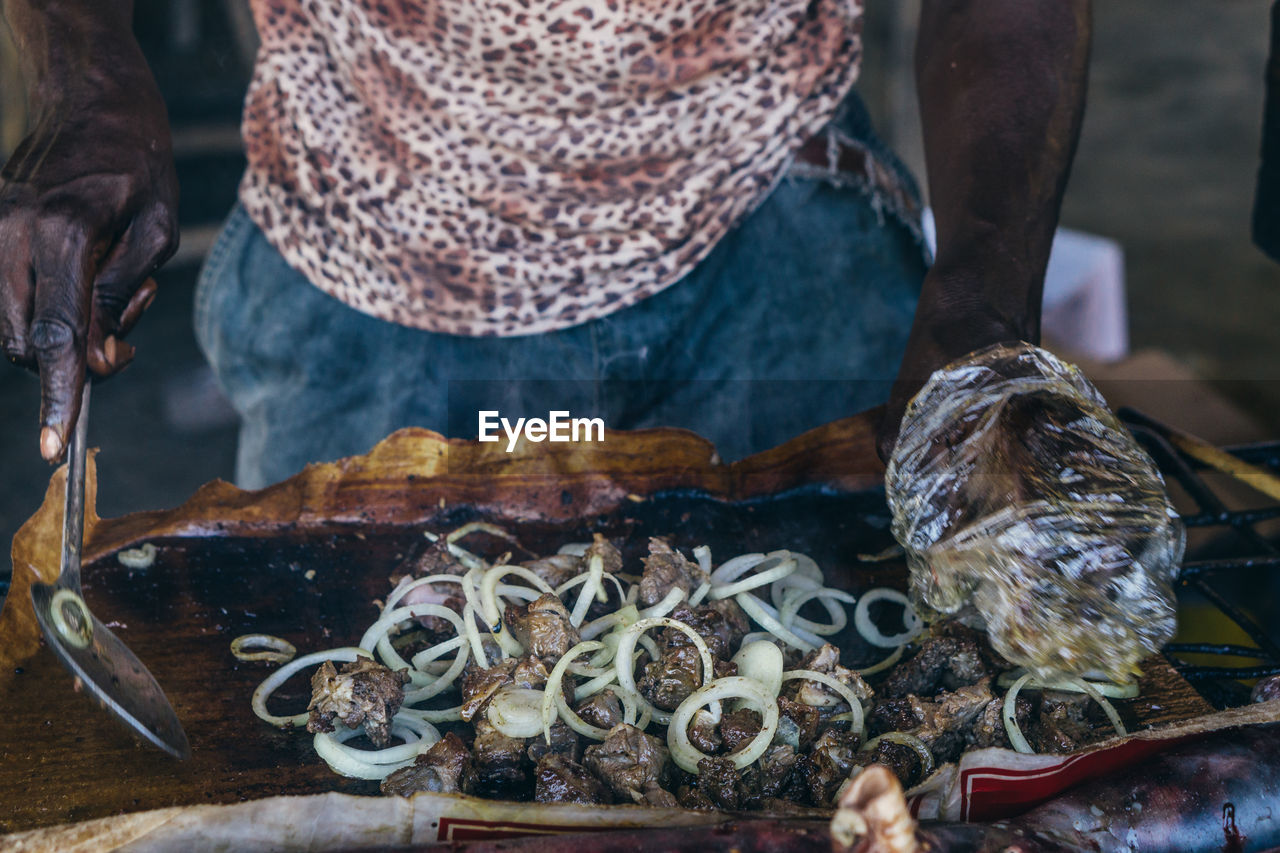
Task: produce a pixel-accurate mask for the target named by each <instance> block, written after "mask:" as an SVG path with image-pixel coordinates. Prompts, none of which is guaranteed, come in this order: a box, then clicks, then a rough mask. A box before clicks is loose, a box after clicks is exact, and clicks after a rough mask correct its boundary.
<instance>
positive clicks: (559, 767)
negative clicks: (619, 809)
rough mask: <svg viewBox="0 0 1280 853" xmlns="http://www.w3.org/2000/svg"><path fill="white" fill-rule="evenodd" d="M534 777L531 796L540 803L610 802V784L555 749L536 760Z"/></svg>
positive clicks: (611, 799)
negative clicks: (606, 783) (556, 752)
mask: <svg viewBox="0 0 1280 853" xmlns="http://www.w3.org/2000/svg"><path fill="white" fill-rule="evenodd" d="M534 777H535V778H534V787H533V798H534V799H535V800H537V801H538V802H540V803H584V804H586V805H604V804H607V803H611V802H613V797H612V795H611V792H610V791H609V788H608V787H607V786H606V785H605V784H604V783H603V782H601V781H600V780H599V779H597V778H596V777H595V776H593V775H591V773H590V772H589V771H588V770H587V768H585V767H583V766H582V765H581V764H578V763H577V762H576V761H572V760H570V759H568V758H564V757H562V756H560V755H556V754H555V753H554V752H553V753H548V754H547V755H544V756H543V757H542V758H541V759H540V760H539V761H538V767H537V770H536V772H535V774H534Z"/></svg>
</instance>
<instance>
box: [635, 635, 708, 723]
mask: <svg viewBox="0 0 1280 853" xmlns="http://www.w3.org/2000/svg"><path fill="white" fill-rule="evenodd" d="M700 684H702V658H701V656H700V655H699V654H698V650H697V648H695V647H694V646H693V645H687V646H676V647H674V648H670V649H667V650H666V651H665V652H663V653H662V657H661V658H659V659H658V660H656V661H654V662H653V663H649V664H645V667H644V675H643V676H641V678H640V680H639V681H638V682H637V683H636V686H637V687H638V688H639V689H640V692H641V693H642V694H644V697H645V698H646V699H648V700H649V701H650V702H652V703H653V704H654V705H656V706H657V707H659V708H661V709H662V710H664V711H674V710H675V708H676V706H677V705H679V704H680V703H681V702H683V701H684V700H685V699H687V698H688V696H689V694H690V693H692V692H693V691H694V690H696V689H697V688H698V685H700Z"/></svg>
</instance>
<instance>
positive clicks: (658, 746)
mask: <svg viewBox="0 0 1280 853" xmlns="http://www.w3.org/2000/svg"><path fill="white" fill-rule="evenodd" d="M668 757H669V753H668V752H667V748H666V747H665V746H664V745H663V743H662V741H660V740H658V739H657V738H656V737H653V736H652V735H647V734H645V733H644V732H642V731H640V730H639V729H637V728H636V727H635V726H628V725H626V724H625V723H624V724H622V725H618V726H614V727H613V729H611V730H610V731H609V736H608V737H606V738H605V739H604V741H603V742H602V743H599V744H595V745H593V746H589V747H587V752H586V758H585V759H584V763H585V764H586V765H587V767H589V768H590V769H591V771H592V772H593V773H595V774H596V775H597V776H599V777H600V778H601V779H602V780H604V782H605V784H607V785H608V786H609V787H610V788H611V789H612V790H613V792H614V794H616V795H617V797H618V799H619V800H621V801H622V802H642V801H643V800H645V794H644V791H645V789H646V788H647V787H648V786H650V785H657V784H659V782H660V781H661V779H662V776H663V773H664V771H665V770H666V767H667V760H668Z"/></svg>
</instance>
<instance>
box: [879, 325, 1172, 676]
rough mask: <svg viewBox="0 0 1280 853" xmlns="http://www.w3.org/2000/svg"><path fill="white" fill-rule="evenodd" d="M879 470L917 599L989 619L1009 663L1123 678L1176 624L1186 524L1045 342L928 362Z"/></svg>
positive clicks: (1103, 410) (1095, 397)
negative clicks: (938, 366) (931, 370)
mask: <svg viewBox="0 0 1280 853" xmlns="http://www.w3.org/2000/svg"><path fill="white" fill-rule="evenodd" d="M885 482H886V490H887V496H888V500H889V507H890V509H891V511H892V513H893V533H894V536H895V537H896V538H897V539H898V541H899V542H900V543H901V544H902V546H903V547H904V549H905V550H906V553H907V560H908V565H909V567H910V569H911V594H912V599H913V603H914V604H915V605H916V606H917V608H919V609H920V612H921V613H922V614H923V615H925V616H926V617H929V616H931V615H936V614H940V613H941V614H958V615H959V616H960V617H961V618H962V619H964V620H965V621H969V622H970V623H975V622H980V623H981V624H985V626H986V628H987V631H988V634H989V635H990V638H991V641H992V645H993V646H994V648H995V649H996V651H998V652H999V653H1000V654H1001V655H1002V656H1004V657H1005V658H1006V659H1007V660H1009V661H1010V662H1012V663H1014V664H1017V665H1020V666H1024V667H1027V668H1028V669H1031V670H1033V671H1035V672H1036V673H1037V674H1038V675H1040V676H1041V677H1046V678H1047V677H1054V676H1060V675H1069V676H1080V675H1084V674H1085V673H1089V674H1090V675H1092V676H1094V677H1098V676H1101V677H1105V678H1109V679H1111V680H1115V681H1127V680H1129V679H1130V677H1131V676H1133V675H1135V674H1137V673H1138V666H1137V664H1138V661H1139V660H1141V659H1142V658H1143V657H1145V656H1147V655H1148V654H1151V653H1153V652H1155V651H1157V650H1158V649H1159V648H1160V647H1161V646H1162V645H1163V644H1164V643H1165V642H1167V641H1168V640H1169V639H1170V638H1171V637H1172V636H1173V632H1174V628H1175V620H1176V617H1175V600H1174V595H1173V588H1172V582H1173V579H1174V577H1175V574H1176V572H1177V570H1178V566H1179V565H1180V563H1181V560H1182V552H1183V549H1184V547H1185V542H1186V536H1185V531H1184V529H1183V525H1182V522H1181V520H1180V519H1179V518H1178V515H1177V513H1176V512H1174V509H1173V506H1172V504H1171V503H1170V501H1169V497H1168V494H1167V493H1166V491H1165V487H1164V479H1163V478H1162V477H1161V476H1160V472H1159V471H1157V470H1156V467H1155V464H1154V463H1153V462H1152V460H1151V458H1150V457H1149V456H1148V455H1147V454H1146V452H1145V451H1143V450H1142V448H1141V447H1139V446H1138V444H1137V443H1136V442H1135V441H1134V440H1133V437H1132V436H1130V435H1129V433H1128V432H1127V431H1126V430H1125V429H1124V427H1123V426H1121V424H1120V422H1119V421H1118V420H1117V419H1116V417H1115V415H1113V414H1112V413H1111V412H1110V411H1109V410H1108V409H1107V406H1106V403H1105V401H1104V400H1103V399H1102V396H1101V395H1100V394H1099V393H1098V391H1097V389H1096V388H1094V387H1093V385H1091V384H1090V383H1089V382H1088V381H1087V380H1086V379H1085V378H1084V376H1083V375H1081V373H1080V371H1079V369H1078V368H1076V367H1074V366H1072V365H1069V364H1066V363H1065V362H1063V361H1061V360H1060V359H1058V358H1057V357H1055V356H1054V355H1053V354H1051V353H1049V352H1046V351H1045V350H1043V349H1040V348H1039V347H1035V346H1032V345H1030V344H1020V345H1003V344H1002V345H996V346H993V347H989V348H987V349H984V350H980V351H978V352H975V353H972V354H970V355H968V356H966V357H965V358H963V359H960V360H959V361H957V362H954V363H952V364H950V365H948V366H947V367H945V368H943V369H942V370H939V371H938V372H936V373H935V374H934V375H933V376H932V377H930V379H929V381H928V382H927V383H926V384H925V386H924V388H923V389H921V391H920V393H919V394H917V395H916V397H915V399H913V400H912V401H911V404H910V406H908V408H907V412H906V415H905V416H904V418H903V421H902V429H901V432H900V433H899V437H898V443H897V445H896V447H895V448H894V451H893V454H892V458H891V459H890V462H889V468H888V472H887V474H886V480H885Z"/></svg>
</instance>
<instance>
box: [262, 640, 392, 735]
mask: <svg viewBox="0 0 1280 853" xmlns="http://www.w3.org/2000/svg"><path fill="white" fill-rule="evenodd" d="M357 657H366V658H369V659H372V658H373V655H372V654H370V653H369V652H368V651H366V650H365V649H356V648H352V647H350V646H343V647H341V648H337V649H326V650H324V651H322V652H312V653H311V654H309V655H303V656H302V657H300V658H294V659H293V660H292V661H290V662H289V663H287V664H285V665H284V666H282V667H280V668H279V669H277V670H276V671H275V672H273V673H271V674H270V675H268V676H267V677H266V679H264V680H263V682H262V683H261V684H259V685H258V688H257V689H256V690H254V691H253V700H252V702H251V705H252V707H253V713H255V714H257V715H258V717H259V719H261V720H263V721H265V722H268V723H270V724H271V725H273V726H275V727H276V728H278V729H288V728H293V727H295V726H305V725H306V724H307V716H308V715H307V712H306V711H303V712H302V713H301V714H294V715H293V716H292V717H277V716H276V715H275V714H272V713H271V712H270V711H268V710H267V699H268V698H269V697H270V696H271V694H272V693H275V692H276V690H278V689H279V688H280V685H282V684H284V683H285V682H286V681H288V680H289V679H290V678H291V677H292V676H293V675H294V673H297V672H300V671H301V670H303V669H306V668H307V667H309V666H314V665H316V664H321V663H324V662H325V661H340V662H342V663H350V662H351V661H353V660H355V659H356V658H357Z"/></svg>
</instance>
